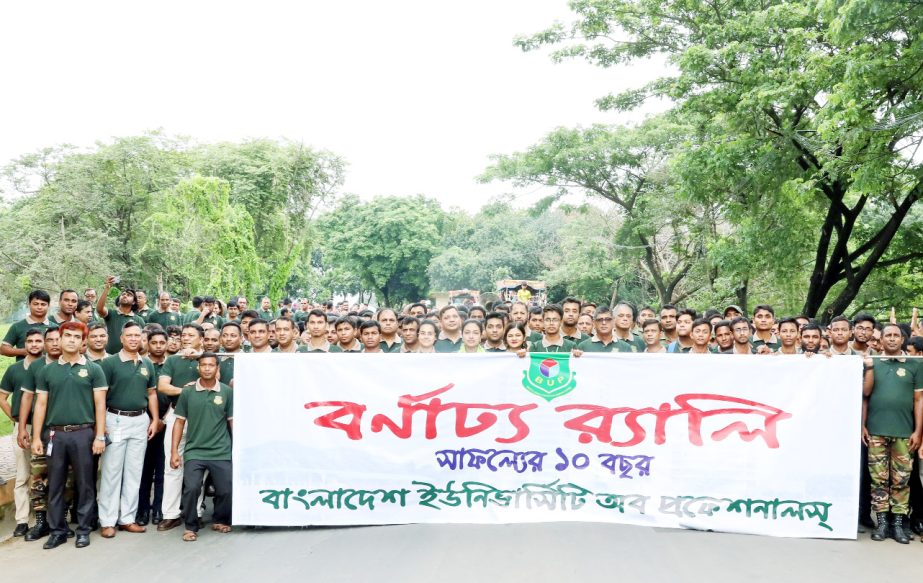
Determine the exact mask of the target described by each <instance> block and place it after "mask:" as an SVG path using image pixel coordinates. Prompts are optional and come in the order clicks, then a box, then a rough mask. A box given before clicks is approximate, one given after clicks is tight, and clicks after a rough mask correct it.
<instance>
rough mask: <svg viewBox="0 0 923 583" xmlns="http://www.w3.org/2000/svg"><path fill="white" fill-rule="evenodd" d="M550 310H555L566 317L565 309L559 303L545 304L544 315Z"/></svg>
mask: <svg viewBox="0 0 923 583" xmlns="http://www.w3.org/2000/svg"><path fill="white" fill-rule="evenodd" d="M548 312H554V313H555V314H557V315H558V316H560V317H562V318H563V317H564V310H563V309H562V308H561V306H559V305H557V304H545V306H544V307H543V308H542V316H544V315H545V314H547V313H548Z"/></svg>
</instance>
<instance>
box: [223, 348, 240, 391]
mask: <svg viewBox="0 0 923 583" xmlns="http://www.w3.org/2000/svg"><path fill="white" fill-rule="evenodd" d="M234 354H240V352H235V353H234ZM218 373H219V375H220V378H219V380H220V381H221V382H222V383H224V384H226V385H230V384H231V381H233V380H234V357H233V356H228V357H226V358H221V355H220V354H219V355H218Z"/></svg>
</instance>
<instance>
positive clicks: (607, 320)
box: [596, 318, 612, 323]
mask: <svg viewBox="0 0 923 583" xmlns="http://www.w3.org/2000/svg"><path fill="white" fill-rule="evenodd" d="M596 321H597V322H603V323H606V322H611V321H612V318H596Z"/></svg>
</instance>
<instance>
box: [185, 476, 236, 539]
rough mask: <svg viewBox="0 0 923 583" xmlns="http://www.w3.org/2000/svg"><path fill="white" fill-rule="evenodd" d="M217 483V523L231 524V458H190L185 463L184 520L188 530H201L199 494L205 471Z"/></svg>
mask: <svg viewBox="0 0 923 583" xmlns="http://www.w3.org/2000/svg"><path fill="white" fill-rule="evenodd" d="M206 470H208V473H209V474H211V476H212V482H213V483H214V485H215V514H214V522H215V523H217V524H227V525H230V524H231V480H232V476H231V460H222V461H205V460H188V461H186V462H184V465H183V522H184V523H185V524H186V530H191V531H192V532H198V530H199V513H198V509H199V494H201V493H202V480H203V479H204V477H205V471H206Z"/></svg>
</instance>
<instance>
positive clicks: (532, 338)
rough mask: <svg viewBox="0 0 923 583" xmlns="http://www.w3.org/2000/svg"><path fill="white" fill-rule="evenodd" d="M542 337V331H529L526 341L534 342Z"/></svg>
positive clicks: (528, 342)
mask: <svg viewBox="0 0 923 583" xmlns="http://www.w3.org/2000/svg"><path fill="white" fill-rule="evenodd" d="M541 339H542V333H541V332H529V336H528V337H526V343H527V344H532V343H533V342H538V341H539V340H541Z"/></svg>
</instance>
